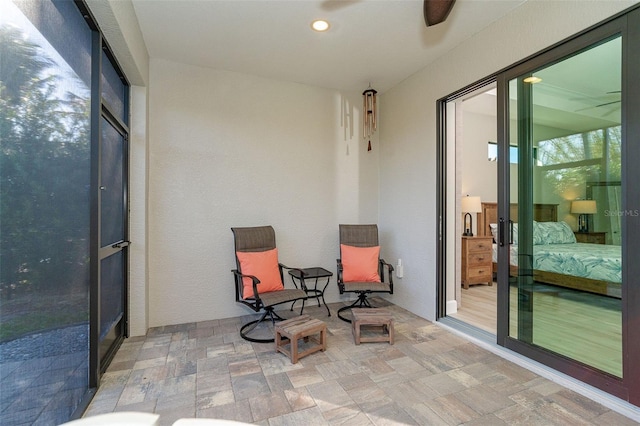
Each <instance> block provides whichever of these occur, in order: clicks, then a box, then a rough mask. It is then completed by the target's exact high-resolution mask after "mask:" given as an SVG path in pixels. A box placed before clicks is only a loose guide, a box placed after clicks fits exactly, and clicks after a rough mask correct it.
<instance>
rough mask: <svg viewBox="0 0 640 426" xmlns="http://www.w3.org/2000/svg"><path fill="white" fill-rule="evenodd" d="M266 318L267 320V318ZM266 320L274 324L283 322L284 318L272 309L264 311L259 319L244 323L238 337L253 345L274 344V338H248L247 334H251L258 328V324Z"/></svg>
mask: <svg viewBox="0 0 640 426" xmlns="http://www.w3.org/2000/svg"><path fill="white" fill-rule="evenodd" d="M267 316H268V317H269V318H267ZM267 319H269V320H271V323H272V324H275V322H276V321H282V320H284V318H282V317H281V316H280V315H278V314H277V313H276V312H275V311H274V310H273V309H272V308H269V309H265V311H264V312H263V313H262V315H261V316H260V318H258V319H257V320H254V321H250V322H248V323H246V324H245V325H243V326H242V327H241V328H240V337H242V338H243V339H244V340H248V341H249V342H255V343H271V342H274V341H275V338H269V339H257V338H254V337H250V336H248V334H249V333H250V332H252V331H253V330H254V329H255V328H256V327H257V326H258V324H260V323H261V322H262V321H266V320H267Z"/></svg>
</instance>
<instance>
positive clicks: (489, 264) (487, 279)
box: [462, 236, 493, 289]
mask: <svg viewBox="0 0 640 426" xmlns="http://www.w3.org/2000/svg"><path fill="white" fill-rule="evenodd" d="M492 243H493V237H491V236H488V237H462V286H463V287H464V288H465V289H468V288H469V285H470V284H488V285H493V260H492V256H491V252H492V250H493V248H492Z"/></svg>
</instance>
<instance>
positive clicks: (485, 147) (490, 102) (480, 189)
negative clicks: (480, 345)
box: [446, 82, 498, 335]
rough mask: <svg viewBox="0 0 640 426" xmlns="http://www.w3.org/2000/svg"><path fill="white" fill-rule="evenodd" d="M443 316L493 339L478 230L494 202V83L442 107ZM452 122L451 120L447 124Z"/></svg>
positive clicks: (489, 280)
mask: <svg viewBox="0 0 640 426" xmlns="http://www.w3.org/2000/svg"><path fill="white" fill-rule="evenodd" d="M446 108H447V123H446V128H447V135H448V140H454V141H455V143H452V144H448V148H447V149H448V155H447V158H448V164H447V170H448V173H450V176H448V181H449V182H455V190H454V188H453V187H451V186H450V187H449V191H447V205H448V209H447V211H448V212H450V213H449V215H448V217H447V237H448V241H455V244H448V245H447V247H449V249H448V250H449V253H448V256H447V259H451V260H453V259H455V261H448V262H447V303H446V309H447V316H450V317H452V318H455V319H458V320H460V321H463V322H465V323H467V324H468V325H471V326H473V327H477V328H479V329H481V330H484V331H486V332H488V333H491V334H494V335H495V334H496V322H497V306H496V300H497V285H495V282H494V274H493V262H492V250H493V241H492V238H491V236H485V235H483V232H482V229H481V227H480V226H479V224H480V223H481V221H480V218H481V210H482V206H483V205H484V204H485V203H496V202H497V185H498V183H497V161H496V160H497V132H498V129H497V96H496V83H495V82H488V83H487V84H485V85H483V86H482V87H480V88H478V89H476V90H474V91H472V92H470V93H467V94H465V95H464V96H461V97H459V98H457V99H455V100H451V101H449V102H447V105H446ZM451 118H453V119H451Z"/></svg>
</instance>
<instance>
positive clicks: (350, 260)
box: [340, 244, 380, 283]
mask: <svg viewBox="0 0 640 426" xmlns="http://www.w3.org/2000/svg"><path fill="white" fill-rule="evenodd" d="M340 253H341V256H342V280H343V281H344V282H366V283H379V282H380V275H378V259H379V258H380V246H375V247H354V246H348V245H345V244H340Z"/></svg>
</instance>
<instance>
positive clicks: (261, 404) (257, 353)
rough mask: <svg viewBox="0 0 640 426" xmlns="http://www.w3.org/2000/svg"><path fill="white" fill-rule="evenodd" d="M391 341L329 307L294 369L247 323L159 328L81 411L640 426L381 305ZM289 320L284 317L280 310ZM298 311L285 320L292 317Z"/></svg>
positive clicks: (132, 345) (133, 342)
mask: <svg viewBox="0 0 640 426" xmlns="http://www.w3.org/2000/svg"><path fill="white" fill-rule="evenodd" d="M373 301H374V304H375V305H376V306H378V307H381V306H384V307H386V308H387V309H389V310H390V311H391V312H392V313H393V316H394V319H395V332H396V334H395V343H394V345H389V344H388V343H363V344H361V345H359V346H356V345H355V344H354V343H353V337H352V335H351V328H350V324H348V323H346V322H343V321H341V320H339V319H338V318H337V316H336V310H337V308H339V307H340V306H342V304H340V303H338V304H330V305H329V306H330V308H331V311H332V316H331V317H327V313H326V310H325V309H324V307H322V308H318V307H317V306H311V307H306V308H305V313H307V314H309V315H311V316H314V317H316V318H319V319H322V320H323V321H325V322H326V323H327V330H328V347H327V350H326V352H316V353H315V354H312V355H309V356H307V357H304V358H302V359H301V360H300V361H299V362H298V363H297V364H291V362H290V361H289V359H288V358H287V357H286V356H285V355H283V354H281V353H276V352H275V350H274V345H273V344H258V343H250V342H247V341H245V340H242V339H241V338H240V336H239V334H238V329H239V327H240V326H241V325H242V324H243V323H244V322H246V321H247V320H248V318H249V317H241V318H229V319H222V320H214V321H206V322H199V323H190V324H181V325H175V326H166V327H159V328H154V329H151V330H149V332H148V334H147V336H145V337H135V338H130V339H127V340H126V341H125V342H124V343H123V345H122V347H121V348H120V350H119V351H118V353H117V355H116V357H115V359H114V360H113V362H112V364H111V366H110V367H109V369H108V371H107V372H106V373H105V374H104V376H103V378H102V384H101V387H100V388H99V390H98V392H97V394H96V396H95V398H94V399H93V401H92V402H91V404H90V406H89V407H88V409H87V412H86V413H85V416H90V415H96V414H102V413H108V412H113V411H144V412H154V413H157V414H160V420H161V424H163V425H170V424H172V423H173V422H174V421H175V420H176V419H178V418H182V417H206V418H219V419H230V420H236V421H241V422H246V423H255V424H261V425H271V426H276V425H305V426H306V425H333V424H340V425H458V424H469V425H492V426H493V425H501V424H508V425H514V424H522V425H593V424H595V425H635V424H637V423H636V422H634V421H632V420H631V419H629V418H627V417H624V416H622V415H620V414H618V413H616V412H613V411H611V410H609V409H608V408H606V407H604V406H602V405H600V404H598V403H596V402H594V401H592V400H590V399H588V398H586V397H584V396H581V395H579V394H577V393H575V392H573V391H571V390H568V389H566V388H563V387H562V386H560V385H558V384H555V383H553V382H551V381H549V380H547V379H545V378H542V377H540V376H538V375H536V374H534V373H532V372H530V371H528V370H526V369H524V368H522V367H519V366H517V365H515V364H514V363H512V362H509V361H506V360H504V359H502V358H500V357H499V356H497V355H495V354H493V353H491V352H489V351H487V350H485V349H482V348H480V347H478V346H476V345H475V344H473V343H471V342H468V341H467V340H465V339H463V338H461V337H459V336H457V335H455V334H452V333H451V332H449V331H447V330H446V329H444V328H442V327H440V326H438V325H436V324H433V323H431V322H429V321H426V320H424V319H422V318H419V317H417V316H415V315H413V314H411V313H409V312H407V311H406V310H404V309H401V308H399V307H397V306H395V305H392V304H389V303H388V302H386V301H385V300H383V299H379V298H376V299H374V300H373ZM284 313H285V314H289V311H285V312H284ZM293 315H294V314H293V313H291V315H287V316H288V317H290V316H293Z"/></svg>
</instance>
